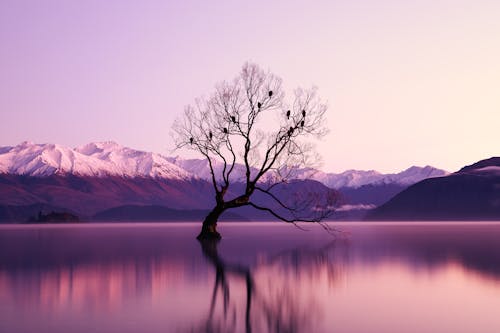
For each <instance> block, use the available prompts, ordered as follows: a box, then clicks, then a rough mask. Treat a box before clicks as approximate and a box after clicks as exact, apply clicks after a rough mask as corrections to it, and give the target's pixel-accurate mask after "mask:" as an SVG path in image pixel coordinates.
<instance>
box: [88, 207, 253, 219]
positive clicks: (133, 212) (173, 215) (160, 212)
mask: <svg viewBox="0 0 500 333" xmlns="http://www.w3.org/2000/svg"><path fill="white" fill-rule="evenodd" d="M208 212H209V211H208V210H205V209H183V210H179V209H171V208H167V207H164V206H134V205H125V206H119V207H114V208H110V209H106V210H104V211H101V212H99V213H97V214H96V215H94V216H93V217H92V220H94V221H98V222H115V221H117V222H142V221H148V222H164V221H176V222H178V221H202V220H203V218H204V217H205V216H207V214H208ZM220 220H221V221H249V219H247V218H245V217H243V216H240V215H238V214H234V213H233V212H231V211H228V212H225V213H224V214H223V215H222V216H221V218H220Z"/></svg>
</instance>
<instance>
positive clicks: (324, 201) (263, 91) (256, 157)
mask: <svg viewBox="0 0 500 333" xmlns="http://www.w3.org/2000/svg"><path fill="white" fill-rule="evenodd" d="M326 110H327V107H326V105H325V104H324V103H322V102H321V100H320V99H319V97H318V96H317V91H316V89H314V88H313V89H310V90H305V89H300V88H299V89H296V90H295V91H294V98H293V101H292V103H291V104H287V103H286V101H285V92H284V90H283V88H282V81H281V79H280V78H278V77H277V76H275V75H273V74H272V73H270V72H265V71H264V70H262V69H261V68H259V66H257V65H255V64H251V63H247V64H245V65H244V66H243V68H242V70H241V72H240V74H239V75H238V76H237V77H236V78H235V79H234V80H233V81H231V82H226V81H225V82H222V83H220V84H218V85H217V86H216V88H215V91H214V93H213V94H212V95H211V96H210V97H209V98H200V99H197V100H196V101H195V103H194V105H188V106H187V107H186V109H185V112H184V115H183V117H182V118H179V119H177V120H176V121H175V123H174V125H173V138H174V142H175V145H176V147H177V148H188V149H191V150H195V151H197V152H198V153H200V154H201V155H202V156H204V158H205V159H206V160H207V161H208V166H209V168H210V174H211V182H212V184H213V188H214V191H215V206H214V208H213V209H212V211H210V213H209V214H208V215H207V216H206V218H205V219H204V221H203V225H202V229H201V232H200V234H199V235H198V239H220V237H221V236H220V234H219V233H218V232H217V220H218V218H219V216H220V215H221V214H222V213H223V212H224V211H226V210H228V209H233V208H238V207H243V206H250V207H253V208H255V209H258V210H261V211H266V212H268V213H270V214H271V215H273V216H274V217H276V218H278V219H280V220H282V221H285V222H289V223H296V222H320V221H322V220H323V219H324V218H325V217H327V216H328V215H329V214H330V213H331V207H332V204H333V201H334V200H335V194H334V192H333V190H332V191H331V192H329V193H328V194H327V195H321V196H319V195H318V193H314V191H311V192H308V193H296V194H295V195H294V196H293V199H292V200H291V199H289V198H288V199H286V200H285V199H283V197H282V196H281V197H280V196H279V195H278V194H279V193H283V189H286V185H287V184H289V182H290V180H291V179H293V177H294V175H295V172H296V171H297V170H298V169H299V168H303V167H306V166H310V165H311V163H312V162H314V161H316V160H317V158H318V156H317V155H316V154H315V152H314V149H313V146H312V145H311V144H310V143H308V142H306V141H304V139H307V138H308V137H309V138H310V137H316V138H321V137H322V136H324V135H325V134H326V132H327V129H326V128H325V112H326ZM216 163H222V167H221V168H216ZM238 167H241V168H243V170H244V172H243V175H242V177H241V179H238V177H236V176H235V175H234V173H235V169H237V168H238ZM256 193H259V195H260V196H266V197H267V198H268V200H266V202H269V203H271V204H263V203H261V202H256V201H255V200H251V199H253V198H254V197H255V194H256Z"/></svg>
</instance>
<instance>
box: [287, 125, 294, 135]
mask: <svg viewBox="0 0 500 333" xmlns="http://www.w3.org/2000/svg"><path fill="white" fill-rule="evenodd" d="M292 133H293V127H290V129H289V130H288V135H289V136H290V135H292Z"/></svg>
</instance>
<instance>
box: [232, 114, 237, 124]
mask: <svg viewBox="0 0 500 333" xmlns="http://www.w3.org/2000/svg"><path fill="white" fill-rule="evenodd" d="M231 121H232V122H233V123H235V124H236V117H235V116H231Z"/></svg>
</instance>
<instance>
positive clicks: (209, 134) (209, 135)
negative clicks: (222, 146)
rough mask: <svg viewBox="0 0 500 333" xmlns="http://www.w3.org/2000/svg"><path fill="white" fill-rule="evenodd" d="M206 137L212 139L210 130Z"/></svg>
mask: <svg viewBox="0 0 500 333" xmlns="http://www.w3.org/2000/svg"><path fill="white" fill-rule="evenodd" d="M208 137H209V138H210V140H212V132H208Z"/></svg>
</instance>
